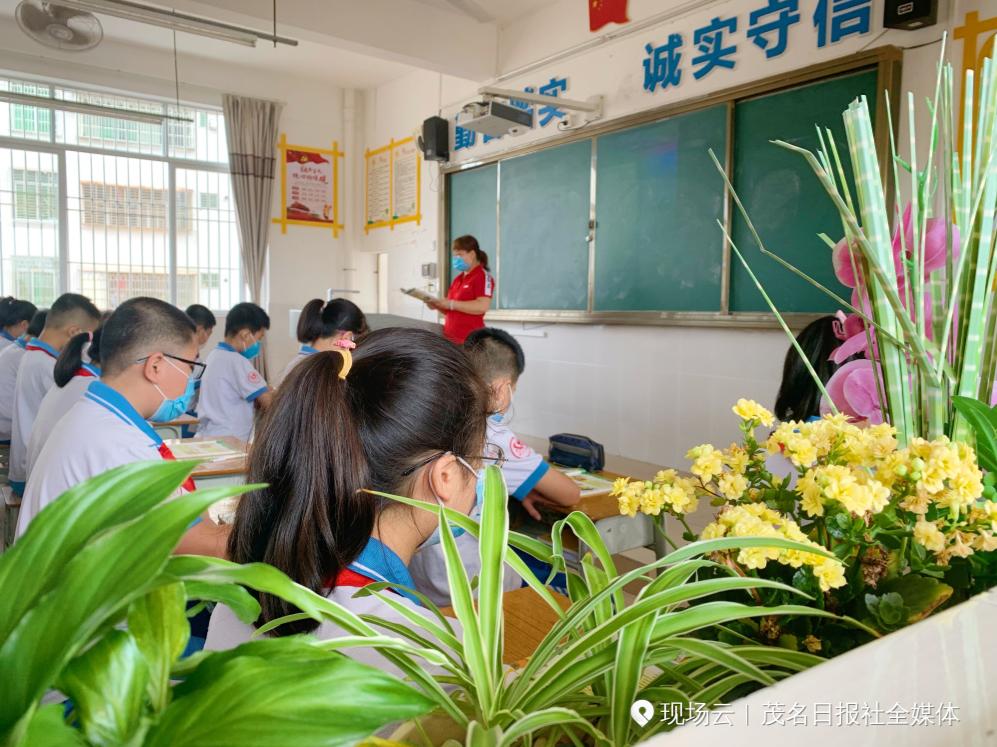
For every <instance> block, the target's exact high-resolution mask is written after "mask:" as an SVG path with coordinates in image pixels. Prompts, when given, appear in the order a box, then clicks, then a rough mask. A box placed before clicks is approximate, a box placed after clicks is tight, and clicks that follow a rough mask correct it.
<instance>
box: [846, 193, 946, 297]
mask: <svg viewBox="0 0 997 747" xmlns="http://www.w3.org/2000/svg"><path fill="white" fill-rule="evenodd" d="M903 231H904V240H903V242H901V241H900V230H899V227H898V229H897V230H896V231H895V232H894V234H893V269H894V272H895V273H896V275H897V277H898V278H901V277H903V275H904V272H903V265H902V264H901V255H902V254H905V255H906V259H907V260H908V261H909V260H910V259H911V258H912V257H913V253H914V221H913V217H912V214H911V206H910V205H907V208H906V210H904V216H903ZM947 231H948V224H947V221H945V220H944V219H942V218H929V219H928V221H927V222H926V224H925V231H924V276H925V278H927V277H928V276H929V275H930V274H931V273H932V272H934V271H935V270H937V269H939V268H941V267H944V266H945V261H946V256H947V252H948V237H947V235H946V234H947ZM905 248H906V252H904V249H905ZM852 251H853V252H854V253H855V265H856V266H857V265H858V262H859V249H858V247H853V250H852ZM958 256H959V227H958V226H956V225H954V224H953V225H952V259H953V261H954V260H955V259H957V258H958ZM831 262H832V264H833V265H834V275H835V277H837V278H838V280H839V281H840V282H841V284H842V285H844V286H845V287H847V288H855V287H857V286H858V284H859V282H858V278H857V277H856V276H855V269H856V268H855V267H853V266H852V252H849V250H848V242H847V241H846V240H845V239H842V240H841V241H839V242H838V243H837V244H836V245H835V247H834V250H833V251H832V252H831Z"/></svg>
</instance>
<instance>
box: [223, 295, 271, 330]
mask: <svg viewBox="0 0 997 747" xmlns="http://www.w3.org/2000/svg"><path fill="white" fill-rule="evenodd" d="M244 329H248V330H249V331H250V332H252V333H253V334H254V335H255V334H256V333H257V332H259V331H260V330H261V329H270V317H269V316H268V315H267V312H265V311H264V310H263V309H261V308H260V307H259V306H257V305H256V304H255V303H249V302H248V301H244V302H242V303H237V304H236V305H235V306H233V307H232V308H231V309H229V312H228V314H226V315H225V336H226V337H230V336H231V335H235V334H238V333H239V332H241V331H242V330H244Z"/></svg>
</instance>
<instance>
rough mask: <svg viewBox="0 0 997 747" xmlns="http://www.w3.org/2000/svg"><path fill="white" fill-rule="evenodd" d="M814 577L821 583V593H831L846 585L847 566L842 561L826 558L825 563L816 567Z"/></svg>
mask: <svg viewBox="0 0 997 747" xmlns="http://www.w3.org/2000/svg"><path fill="white" fill-rule="evenodd" d="M813 570H814V575H815V576H816V577H817V581H819V582H820V589H821V591H830V590H831V589H837V588H838V587H839V586H844V585H845V583H846V582H845V566H844V565H843V564H842V563H841V561H840V560H834V559H831V558H825V559H824V562H822V563H821V564H820V565H818V566H816V567H814V569H813Z"/></svg>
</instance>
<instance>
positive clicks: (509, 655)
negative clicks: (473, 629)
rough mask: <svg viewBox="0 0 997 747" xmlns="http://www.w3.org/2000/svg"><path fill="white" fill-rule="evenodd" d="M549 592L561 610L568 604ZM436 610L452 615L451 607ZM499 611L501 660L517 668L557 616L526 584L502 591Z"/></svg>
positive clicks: (547, 631)
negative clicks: (502, 641) (502, 634)
mask: <svg viewBox="0 0 997 747" xmlns="http://www.w3.org/2000/svg"><path fill="white" fill-rule="evenodd" d="M551 593H552V594H554V598H555V599H557V603H558V604H560V605H561V608H562V609H568V607H570V606H571V600H569V599H568V598H567V597H565V596H562V595H561V594H557V593H554V592H551ZM440 611H441V612H442V613H443V614H444V615H446V616H447V617H456V615H455V614H454V611H453V608H452V607H441V608H440ZM502 612H503V616H504V625H503V630H504V631H505V648H504V649H503V652H502V663H503V664H510V665H512V666H515V667H517V668H518V667H521V666H523V665H524V664H525V663H526V660H527V659H529V658H530V656H532V655H533V652H534V651H536V650H537V646H539V645H540V641H542V640H543V639H544V636H545V635H547V633H549V632H550V630H551V628H553V627H554V625H555V624H556V623H557V621H558V619H559V618H558V616H557V615H556V614H555V613H554V610H552V609H551V608H550V607H549V606H548V605H547V603H546V602H545V601H543V599H541V598H540V596H539V595H538V594H537V593H536V592H535V591H533V589H531V588H529V587H528V586H527V587H523V588H522V589H516V590H515V591H507V592H506V593H505V594H503V595H502Z"/></svg>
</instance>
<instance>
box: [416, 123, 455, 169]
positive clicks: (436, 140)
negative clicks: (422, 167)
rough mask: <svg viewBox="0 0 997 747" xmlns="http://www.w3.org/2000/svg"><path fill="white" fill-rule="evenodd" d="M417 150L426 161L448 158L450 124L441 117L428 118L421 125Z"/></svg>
mask: <svg viewBox="0 0 997 747" xmlns="http://www.w3.org/2000/svg"><path fill="white" fill-rule="evenodd" d="M419 149H420V150H421V151H422V157H423V158H425V159H426V160H427V161H446V160H447V159H448V158H450V123H449V122H447V120H445V119H444V118H443V117H430V118H429V119H427V120H425V121H424V122H423V123H422V137H420V138H419Z"/></svg>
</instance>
